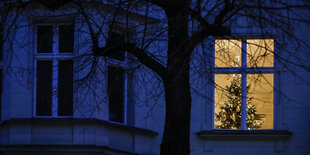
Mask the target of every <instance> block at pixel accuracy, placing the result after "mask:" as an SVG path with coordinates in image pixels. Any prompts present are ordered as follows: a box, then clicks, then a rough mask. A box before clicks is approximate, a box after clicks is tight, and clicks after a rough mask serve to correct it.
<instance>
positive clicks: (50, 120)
mask: <svg viewBox="0 0 310 155" xmlns="http://www.w3.org/2000/svg"><path fill="white" fill-rule="evenodd" d="M14 124H18V125H23V124H25V125H33V124H36V125H38V124H40V125H47V124H48V125H52V124H53V125H61V124H65V125H81V124H90V125H102V126H105V127H107V128H113V129H118V130H123V131H127V132H131V133H135V134H143V135H145V136H150V137H155V136H157V134H158V133H157V132H155V131H152V130H148V129H142V128H137V127H133V126H127V125H123V124H119V123H113V122H110V121H105V120H100V119H95V118H12V119H9V120H5V121H3V122H1V123H0V128H2V127H3V126H7V125H14Z"/></svg>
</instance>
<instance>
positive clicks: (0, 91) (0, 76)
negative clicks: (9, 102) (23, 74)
mask: <svg viewBox="0 0 310 155" xmlns="http://www.w3.org/2000/svg"><path fill="white" fill-rule="evenodd" d="M2 76H3V74H2V69H0V121H1V115H2V113H1V109H2V86H3V85H2V79H3V78H2Z"/></svg>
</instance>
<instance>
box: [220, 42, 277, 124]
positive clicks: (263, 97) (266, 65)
mask: <svg viewBox="0 0 310 155" xmlns="http://www.w3.org/2000/svg"><path fill="white" fill-rule="evenodd" d="M273 46H274V41H273V39H240V40H239V39H217V40H215V61H214V73H215V74H214V82H215V89H214V128H217V129H242V130H246V129H273V115H274V114H273V107H274V105H273V96H274V95H273V93H274V92H273V90H274V81H273V79H274V47H273Z"/></svg>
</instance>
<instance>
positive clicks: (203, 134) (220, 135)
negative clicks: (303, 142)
mask: <svg viewBox="0 0 310 155" xmlns="http://www.w3.org/2000/svg"><path fill="white" fill-rule="evenodd" d="M197 135H198V137H200V138H202V139H204V140H251V141H252V140H257V141H259V140H261V141H274V140H277V141H279V140H287V139H289V138H290V136H291V135H292V133H291V132H290V131H288V130H201V131H199V132H198V133H197Z"/></svg>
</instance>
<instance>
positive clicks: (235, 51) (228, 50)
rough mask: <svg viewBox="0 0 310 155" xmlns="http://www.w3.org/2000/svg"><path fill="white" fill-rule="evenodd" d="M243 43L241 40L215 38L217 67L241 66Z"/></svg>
mask: <svg viewBox="0 0 310 155" xmlns="http://www.w3.org/2000/svg"><path fill="white" fill-rule="evenodd" d="M241 43H242V42H241V40H215V67H240V66H241Z"/></svg>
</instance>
